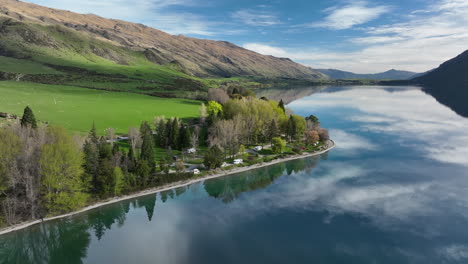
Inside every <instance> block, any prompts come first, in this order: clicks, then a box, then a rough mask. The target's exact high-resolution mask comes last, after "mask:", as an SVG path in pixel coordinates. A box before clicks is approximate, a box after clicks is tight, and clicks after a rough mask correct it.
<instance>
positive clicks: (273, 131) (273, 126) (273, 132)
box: [268, 119, 278, 144]
mask: <svg viewBox="0 0 468 264" xmlns="http://www.w3.org/2000/svg"><path fill="white" fill-rule="evenodd" d="M276 136H278V124H277V123H276V119H272V120H271V123H270V127H269V128H268V141H270V144H271V143H272V140H273V138H274V137H276Z"/></svg>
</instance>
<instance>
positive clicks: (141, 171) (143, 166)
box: [136, 160, 151, 187]
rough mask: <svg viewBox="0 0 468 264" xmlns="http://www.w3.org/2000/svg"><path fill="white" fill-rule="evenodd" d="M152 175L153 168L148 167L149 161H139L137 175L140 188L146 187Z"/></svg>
mask: <svg viewBox="0 0 468 264" xmlns="http://www.w3.org/2000/svg"><path fill="white" fill-rule="evenodd" d="M150 174H151V168H150V166H149V165H148V161H146V160H140V161H138V165H137V168H136V175H137V177H138V184H139V185H140V187H145V186H146V184H147V182H148V178H149V176H150Z"/></svg>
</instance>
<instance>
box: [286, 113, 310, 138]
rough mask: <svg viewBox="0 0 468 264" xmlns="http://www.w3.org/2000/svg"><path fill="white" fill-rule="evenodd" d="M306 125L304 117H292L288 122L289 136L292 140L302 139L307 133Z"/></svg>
mask: <svg viewBox="0 0 468 264" xmlns="http://www.w3.org/2000/svg"><path fill="white" fill-rule="evenodd" d="M305 128H306V123H305V119H304V118H303V117H302V116H298V115H290V116H289V120H288V128H287V134H288V136H289V139H290V140H297V139H300V138H301V137H302V136H303V135H304V132H305Z"/></svg>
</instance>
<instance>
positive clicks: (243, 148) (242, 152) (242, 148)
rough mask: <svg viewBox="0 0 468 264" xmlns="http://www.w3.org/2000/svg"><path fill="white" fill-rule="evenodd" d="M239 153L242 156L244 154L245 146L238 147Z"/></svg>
mask: <svg viewBox="0 0 468 264" xmlns="http://www.w3.org/2000/svg"><path fill="white" fill-rule="evenodd" d="M239 153H240V154H244V153H245V146H244V145H240V146H239Z"/></svg>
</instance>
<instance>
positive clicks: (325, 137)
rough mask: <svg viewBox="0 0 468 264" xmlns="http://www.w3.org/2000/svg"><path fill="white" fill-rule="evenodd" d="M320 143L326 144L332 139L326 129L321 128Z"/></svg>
mask: <svg viewBox="0 0 468 264" xmlns="http://www.w3.org/2000/svg"><path fill="white" fill-rule="evenodd" d="M318 134H319V137H320V141H322V142H325V141H327V140H329V139H330V136H329V135H328V130H326V129H325V128H320V129H319V131H318Z"/></svg>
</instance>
